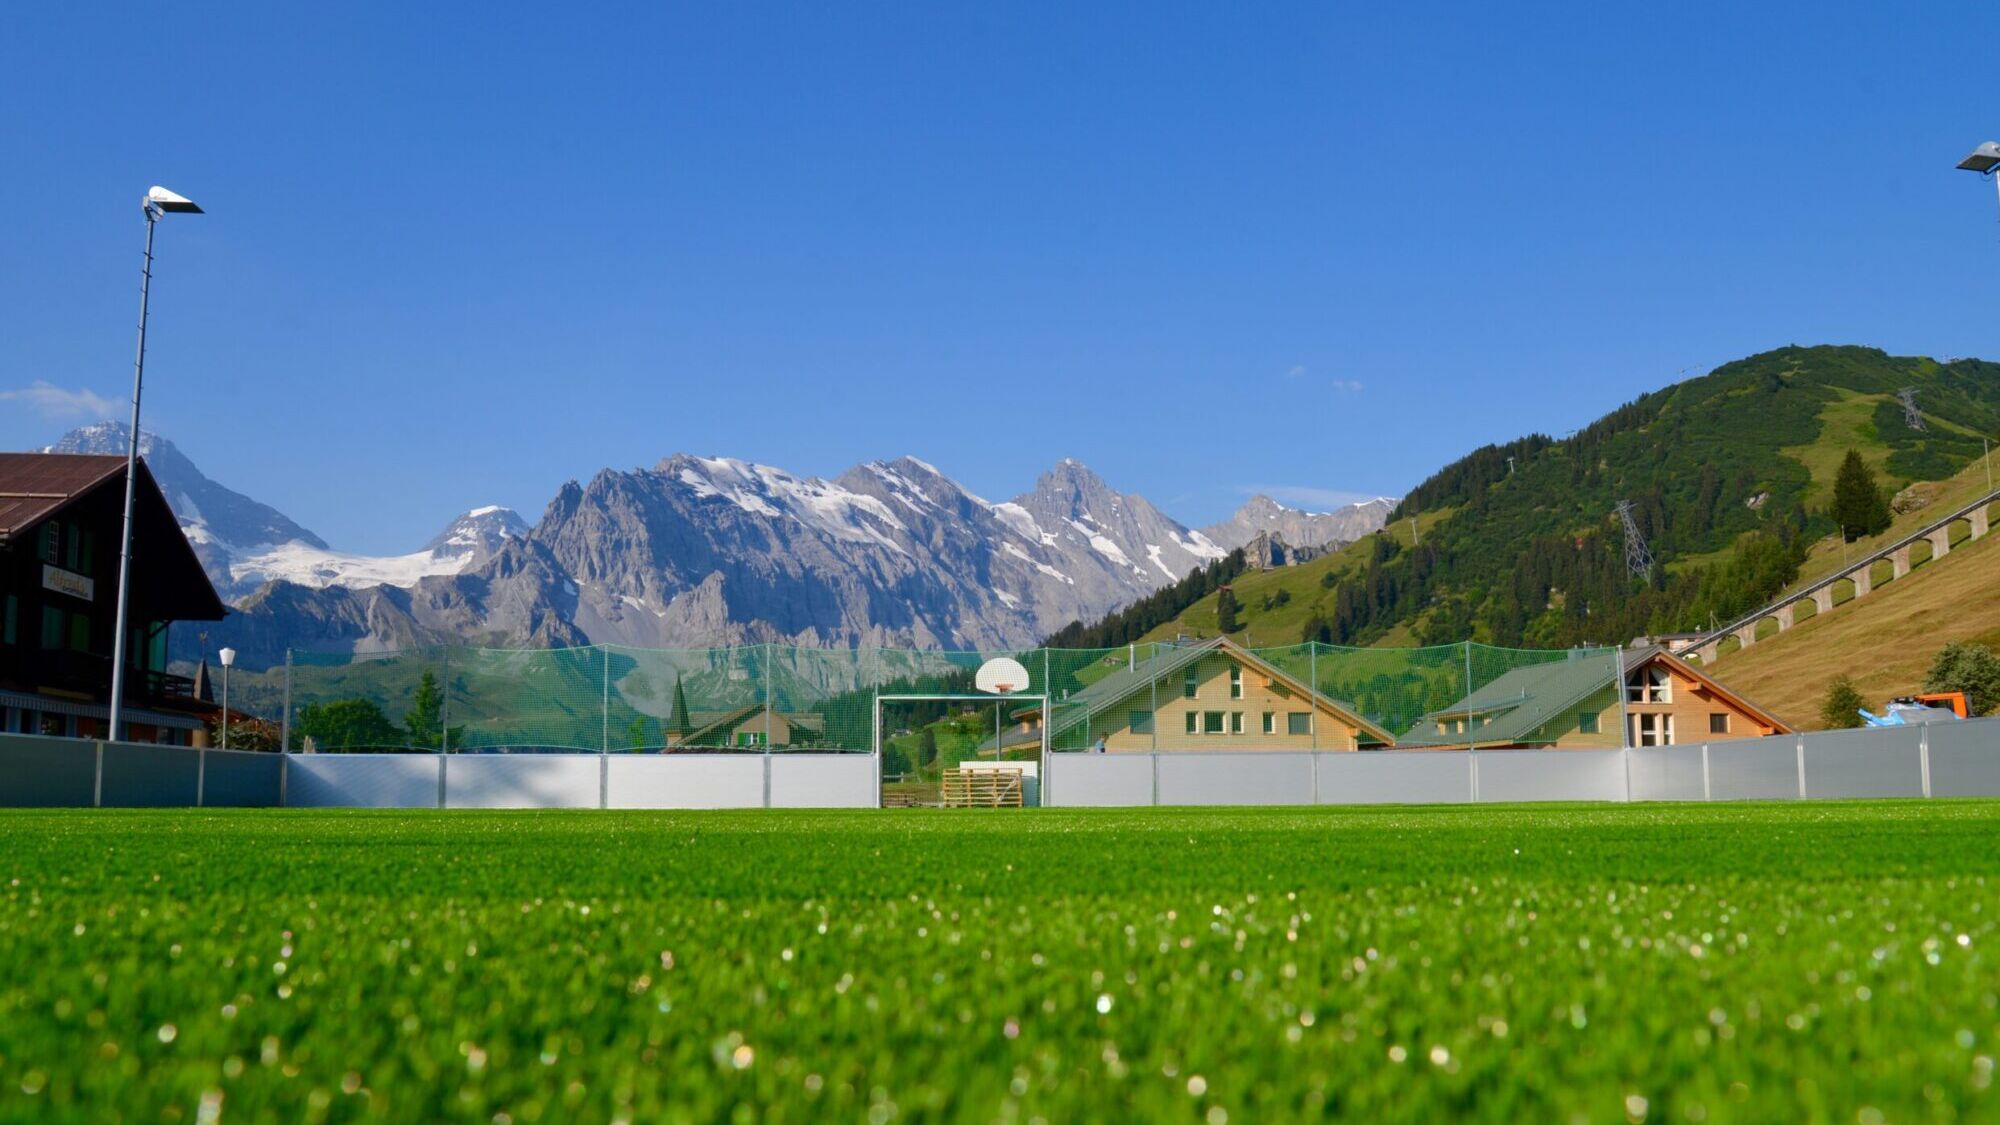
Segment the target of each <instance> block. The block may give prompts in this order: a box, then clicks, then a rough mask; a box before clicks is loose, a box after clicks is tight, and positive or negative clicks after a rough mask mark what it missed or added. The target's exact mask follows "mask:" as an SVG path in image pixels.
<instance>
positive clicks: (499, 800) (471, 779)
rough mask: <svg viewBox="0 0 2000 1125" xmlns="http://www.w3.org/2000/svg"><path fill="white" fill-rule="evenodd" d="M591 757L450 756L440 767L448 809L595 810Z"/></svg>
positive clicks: (595, 765)
mask: <svg viewBox="0 0 2000 1125" xmlns="http://www.w3.org/2000/svg"><path fill="white" fill-rule="evenodd" d="M598 758H599V755H596V754H452V755H450V756H449V757H448V758H447V759H446V762H445V767H444V804H445V807H446V808H448V809H594V808H596V807H597V806H598V788H599V777H600V775H599V771H600V770H601V769H602V768H603V764H604V763H602V762H600V761H599V760H598Z"/></svg>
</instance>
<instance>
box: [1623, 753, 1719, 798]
mask: <svg viewBox="0 0 2000 1125" xmlns="http://www.w3.org/2000/svg"><path fill="white" fill-rule="evenodd" d="M1628 753H1629V754H1631V759H1630V760H1631V765H1632V799H1633V800H1635V801H1699V800H1702V799H1703V797H1702V786H1701V747H1699V746H1646V747H1641V748H1637V749H1634V750H1630V751H1628Z"/></svg>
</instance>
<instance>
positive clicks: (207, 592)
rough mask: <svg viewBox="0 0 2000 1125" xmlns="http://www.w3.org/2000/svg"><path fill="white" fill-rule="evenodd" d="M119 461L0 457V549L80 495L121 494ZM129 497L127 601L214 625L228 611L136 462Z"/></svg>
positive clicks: (94, 456) (156, 614)
mask: <svg viewBox="0 0 2000 1125" xmlns="http://www.w3.org/2000/svg"><path fill="white" fill-rule="evenodd" d="M124 481H125V458H123V457H120V456H117V455H116V454H102V453H0V548H7V547H11V546H13V545H14V543H15V542H16V541H18V540H19V538H20V537H21V536H23V535H26V534H27V533H28V532H29V531H31V530H32V529H34V528H35V527H37V526H39V525H40V524H42V523H43V522H45V521H47V520H48V519H50V518H52V517H54V516H57V515H60V514H61V513H62V512H64V511H65V510H66V509H68V508H69V507H71V506H72V505H74V504H76V503H78V502H79V501H81V500H83V499H85V498H86V497H89V496H92V495H94V494H96V493H98V492H100V491H102V490H104V489H107V488H110V489H116V488H122V486H123V485H124ZM136 486H137V487H136V490H135V492H134V494H133V499H134V502H133V507H132V518H133V524H132V542H133V544H134V549H133V559H134V566H133V567H132V595H133V601H134V604H135V605H137V606H140V607H143V610H142V612H143V613H144V615H146V616H150V617H153V618H155V619H158V620H163V621H167V620H171V621H220V620H222V617H223V615H224V614H225V613H226V612H228V611H227V609H225V608H224V606H223V604H222V598H221V597H220V596H218V595H217V594H216V592H215V586H214V584H213V583H211V582H210V581H209V580H208V574H207V572H206V571H204V570H203V569H202V566H201V560H200V559H199V558H197V557H196V556H195V553H194V548H193V547H192V546H191V545H189V543H188V541H187V535H186V534H185V533H183V532H182V531H181V526H180V521H179V520H177V519H175V518H174V510H173V508H172V507H171V506H170V505H169V504H168V503H167V498H166V496H165V495H164V494H163V493H161V491H160V486H159V485H158V484H157V483H155V482H154V480H153V474H152V472H151V471H150V470H148V469H147V468H146V462H145V461H143V460H141V461H140V462H139V477H138V480H137V482H136Z"/></svg>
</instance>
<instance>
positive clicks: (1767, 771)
mask: <svg viewBox="0 0 2000 1125" xmlns="http://www.w3.org/2000/svg"><path fill="white" fill-rule="evenodd" d="M1708 779H1709V793H1710V795H1711V796H1713V797H1714V798H1715V799H1716V800H1718V801H1784V800H1797V799H1798V796H1799V740H1798V739H1797V737H1795V736H1793V735H1789V734H1787V735H1780V736H1778V737H1775V738H1745V739H1739V740H1737V741H1734V742H1711V743H1709V744H1708Z"/></svg>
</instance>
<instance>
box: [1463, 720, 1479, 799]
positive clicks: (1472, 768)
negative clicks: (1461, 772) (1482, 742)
mask: <svg viewBox="0 0 2000 1125" xmlns="http://www.w3.org/2000/svg"><path fill="white" fill-rule="evenodd" d="M1470 730H1471V728H1470V727H1468V728H1467V733H1470ZM1465 758H1466V761H1467V763H1468V765H1467V770H1468V772H1469V773H1470V774H1471V778H1472V803H1473V804H1475V805H1476V804H1478V803H1479V751H1477V750H1474V749H1473V748H1472V747H1471V746H1467V747H1466V749H1465Z"/></svg>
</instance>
